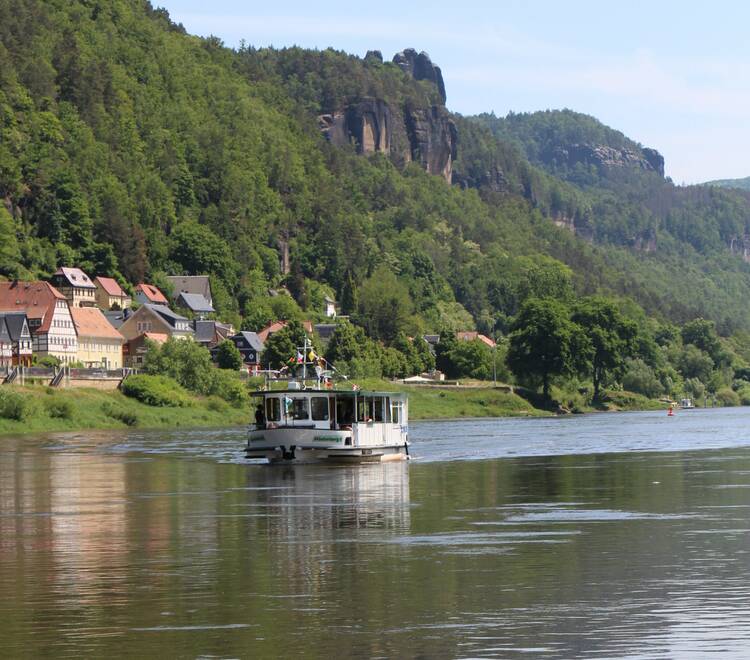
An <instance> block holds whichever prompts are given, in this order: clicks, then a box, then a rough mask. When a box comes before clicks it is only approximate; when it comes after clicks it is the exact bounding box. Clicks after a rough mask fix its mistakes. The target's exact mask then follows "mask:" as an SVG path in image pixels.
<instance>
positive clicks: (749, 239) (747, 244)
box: [729, 234, 750, 263]
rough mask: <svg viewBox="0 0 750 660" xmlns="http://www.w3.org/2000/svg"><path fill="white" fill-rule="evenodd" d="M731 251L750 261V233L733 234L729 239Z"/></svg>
mask: <svg viewBox="0 0 750 660" xmlns="http://www.w3.org/2000/svg"><path fill="white" fill-rule="evenodd" d="M729 251H730V252H731V253H732V254H736V255H737V256H739V257H741V258H742V260H743V261H744V262H746V263H750V234H743V235H742V236H733V237H732V238H731V239H730V240H729Z"/></svg>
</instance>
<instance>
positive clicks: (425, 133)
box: [318, 48, 458, 183]
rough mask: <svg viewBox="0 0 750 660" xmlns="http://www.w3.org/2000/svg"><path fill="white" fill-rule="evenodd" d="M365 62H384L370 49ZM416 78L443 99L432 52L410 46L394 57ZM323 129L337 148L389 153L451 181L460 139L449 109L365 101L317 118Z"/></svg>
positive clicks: (368, 152) (442, 89) (402, 161)
mask: <svg viewBox="0 0 750 660" xmlns="http://www.w3.org/2000/svg"><path fill="white" fill-rule="evenodd" d="M365 60H366V61H369V62H370V63H372V64H377V63H379V62H381V61H382V55H380V53H379V52H378V51H368V52H367V55H366V56H365ZM394 62H396V63H397V64H398V65H399V66H400V67H401V68H402V69H403V70H404V71H405V72H406V73H407V74H408V75H410V76H411V77H413V78H414V79H415V80H429V81H431V82H433V83H434V84H436V85H437V87H438V90H439V91H440V94H441V97H442V99H443V101H444V100H445V88H444V86H443V77H442V75H441V73H440V69H439V68H438V67H436V66H435V65H434V64H433V63H432V62H431V60H430V57H429V55H427V53H417V52H416V51H415V50H414V49H413V48H408V49H406V50H405V51H402V52H401V53H398V54H397V55H396V56H395V57H394ZM318 127H319V128H320V130H321V132H322V133H323V135H324V136H325V137H326V139H327V140H328V141H329V142H331V143H332V144H335V145H337V146H345V145H354V147H355V149H356V150H357V153H360V154H372V153H384V154H387V155H388V156H389V157H390V158H391V160H392V161H393V162H395V163H397V164H399V165H403V164H405V163H409V162H412V161H413V162H416V163H419V164H420V165H421V166H422V167H423V168H424V169H425V170H426V171H427V172H429V173H430V174H436V175H439V176H442V177H443V178H444V179H445V180H446V181H447V182H448V183H451V179H452V175H453V161H454V160H455V158H456V144H457V142H458V136H457V131H456V125H455V124H454V122H453V120H452V119H451V118H450V115H449V114H448V112H447V110H446V109H445V106H444V105H434V106H427V107H412V106H411V105H409V104H408V103H404V104H403V105H399V106H398V107H394V106H391V105H389V104H388V103H386V102H385V101H384V100H382V99H378V98H369V97H368V98H362V99H360V100H358V101H356V102H353V103H350V104H349V105H346V106H344V107H343V108H340V109H338V110H336V111H334V112H332V113H328V114H324V115H319V116H318Z"/></svg>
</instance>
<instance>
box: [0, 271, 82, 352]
mask: <svg viewBox="0 0 750 660" xmlns="http://www.w3.org/2000/svg"><path fill="white" fill-rule="evenodd" d="M6 311H7V312H24V313H25V314H26V317H27V319H28V327H29V330H30V331H31V336H32V350H33V352H34V354H36V355H38V356H39V357H45V356H48V355H49V356H52V357H55V358H57V359H59V360H60V361H61V362H62V363H63V364H69V363H70V362H74V361H75V359H76V354H77V353H78V335H77V334H76V329H75V324H74V323H73V317H72V316H71V314H70V305H69V303H68V299H67V298H66V297H65V296H64V295H63V294H62V293H60V292H59V291H58V290H57V289H56V288H55V287H53V286H52V285H51V284H50V283H49V282H39V281H35V282H20V281H17V280H16V281H13V282H0V312H6Z"/></svg>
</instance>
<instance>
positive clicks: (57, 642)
mask: <svg viewBox="0 0 750 660" xmlns="http://www.w3.org/2000/svg"><path fill="white" fill-rule="evenodd" d="M411 437H412V442H413V445H412V453H413V455H414V456H415V460H413V461H411V462H409V463H401V464H387V465H382V466H381V465H374V466H363V467H336V468H334V467H325V468H319V467H313V466H299V467H295V468H289V467H287V468H283V467H268V466H261V465H248V464H247V463H246V462H245V461H244V460H243V459H242V451H241V450H242V444H243V433H242V432H241V431H235V430H232V431H191V432H185V431H180V432H172V433H164V432H130V433H118V434H115V433H84V434H66V435H55V436H47V437H36V438H30V437H27V438H23V439H13V438H2V439H0V595H1V598H0V656H2V657H3V658H6V657H35V658H38V657H49V658H63V657H107V656H109V657H132V658H146V657H155V656H161V657H163V658H171V657H186V658H196V657H211V658H236V657H241V658H277V657H278V658H281V657H284V658H285V657H292V656H294V657H297V656H299V657H306V658H326V659H329V658H332V657H338V658H360V657H362V658H380V657H383V658H386V657H387V658H417V657H419V658H488V657H503V658H511V657H555V658H571V657H644V658H645V657H686V656H690V657H693V656H700V657H703V656H706V655H712V654H717V655H718V654H721V655H722V657H728V656H730V657H731V656H736V657H747V656H748V653H749V652H750V552H749V551H750V409H716V410H696V411H690V412H681V413H678V414H677V416H676V417H674V418H667V417H666V415H665V413H663V412H658V413H622V414H609V415H591V416H584V417H574V418H563V419H542V420H533V419H525V420H468V421H461V422H429V423H420V424H413V425H412V428H411Z"/></svg>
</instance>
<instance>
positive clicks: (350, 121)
mask: <svg viewBox="0 0 750 660" xmlns="http://www.w3.org/2000/svg"><path fill="white" fill-rule="evenodd" d="M318 126H319V127H320V130H321V131H322V132H323V134H324V135H325V136H326V138H327V139H328V140H329V141H330V142H331V143H332V144H335V145H338V146H343V145H346V144H352V143H353V144H354V145H355V146H356V148H357V152H358V153H361V154H371V153H375V152H378V151H381V152H385V153H389V152H390V150H391V111H390V108H389V107H388V104H387V103H386V102H385V101H381V100H379V99H363V100H362V101H360V102H359V103H354V104H352V105H350V106H347V107H346V108H345V109H344V110H342V111H339V112H335V113H333V114H327V115H320V117H318Z"/></svg>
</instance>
